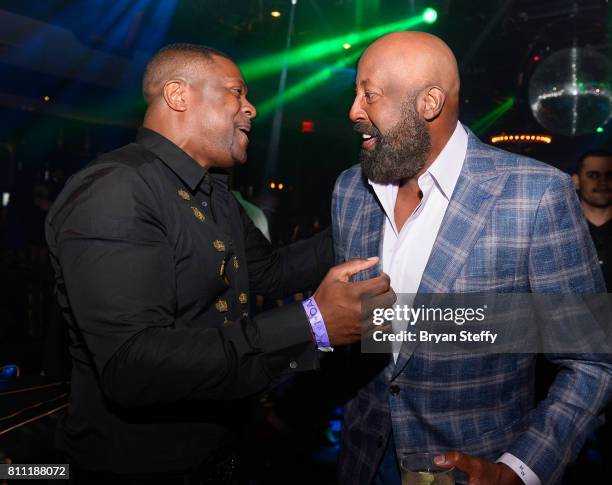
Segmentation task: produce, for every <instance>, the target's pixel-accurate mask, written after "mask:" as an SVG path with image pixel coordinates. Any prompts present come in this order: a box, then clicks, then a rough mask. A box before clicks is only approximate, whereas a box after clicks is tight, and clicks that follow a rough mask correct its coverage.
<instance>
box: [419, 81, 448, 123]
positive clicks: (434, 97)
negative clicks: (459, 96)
mask: <svg viewBox="0 0 612 485" xmlns="http://www.w3.org/2000/svg"><path fill="white" fill-rule="evenodd" d="M423 96H424V98H423V101H424V103H423V104H424V107H423V118H425V120H426V121H433V120H435V119H436V118H437V117H438V116H440V113H441V112H442V108H443V107H444V102H445V101H446V93H445V92H444V90H443V89H442V88H441V87H439V86H431V87H429V88H427V90H426V91H425V92H424V93H423Z"/></svg>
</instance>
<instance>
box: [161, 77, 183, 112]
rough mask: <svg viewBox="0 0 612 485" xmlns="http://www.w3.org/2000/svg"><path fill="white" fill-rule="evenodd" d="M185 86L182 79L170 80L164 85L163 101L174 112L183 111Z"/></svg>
mask: <svg viewBox="0 0 612 485" xmlns="http://www.w3.org/2000/svg"><path fill="white" fill-rule="evenodd" d="M186 91H187V85H186V84H185V81H183V80H182V79H172V80H170V81H167V82H166V83H165V84H164V91H163V93H164V101H166V104H167V105H168V106H169V107H170V109H173V110H174V111H185V110H186V109H187V102H186V100H185V98H186V96H185V94H186Z"/></svg>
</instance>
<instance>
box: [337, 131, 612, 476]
mask: <svg viewBox="0 0 612 485" xmlns="http://www.w3.org/2000/svg"><path fill="white" fill-rule="evenodd" d="M468 136H469V141H468V151H467V155H466V159H465V161H464V163H463V168H462V170H461V174H460V176H459V179H458V181H457V185H456V187H455V190H454V192H453V195H452V197H451V200H450V203H449V206H448V209H447V211H446V214H445V216H444V219H443V221H442V225H441V228H440V232H439V233H438V236H437V239H436V241H435V244H434V246H433V249H432V252H431V255H430V258H429V260H428V263H427V266H426V268H425V272H424V274H423V278H422V280H421V284H420V287H419V292H420V293H464V292H483V291H486V292H493V293H508V292H516V293H527V292H539V293H600V292H605V286H604V283H603V278H602V276H601V271H600V269H599V265H598V260H597V257H596V254H595V251H594V247H593V244H592V242H591V239H590V236H589V233H588V229H587V226H586V223H585V220H584V217H583V214H582V211H581V208H580V205H579V202H578V200H577V197H576V194H575V190H574V187H573V185H572V182H571V179H570V178H569V177H568V176H567V175H565V174H563V173H562V172H560V171H559V170H557V169H555V168H553V167H550V166H548V165H545V164H543V163H540V162H537V161H535V160H532V159H529V158H526V157H522V156H519V155H516V154H512V153H508V152H505V151H502V150H498V149H496V148H493V147H491V146H489V145H486V144H484V143H482V142H480V141H479V140H478V139H477V138H476V137H475V136H474V134H473V133H471V132H469V131H468ZM458 162H459V161H458ZM384 222H385V215H384V212H383V209H382V207H381V205H380V204H379V202H378V200H377V198H376V195H375V194H374V192H373V191H372V189H371V187H370V186H369V184H368V182H367V180H365V178H364V177H363V175H362V173H361V169H360V167H359V166H354V167H352V168H350V169H348V170H346V171H345V172H343V173H342V174H341V175H340V177H339V178H338V180H337V183H336V186H335V189H334V195H333V202H332V224H333V230H334V244H335V248H336V258H337V262H342V261H345V260H348V259H351V258H364V257H369V256H374V255H379V254H381V243H382V234H383V227H384ZM379 272H380V267H379V268H373V269H372V270H369V271H366V272H364V273H362V274H360V275H357V278H358V279H365V278H370V277H373V276H375V275H376V274H378V273H379ZM358 357H359V362H358V363H356V364H353V365H351V367H350V369H351V374H353V375H352V376H350V377H352V378H354V380H355V381H359V380H360V378H361V381H362V382H360V384H359V387H358V390H356V391H355V393H354V394H353V395H352V398H351V400H350V401H349V403H348V404H347V406H346V409H345V416H344V422H343V431H342V438H341V452H340V461H339V467H338V468H339V478H340V482H341V483H342V484H369V483H371V482H372V480H373V478H374V476H375V473H376V470H377V467H378V464H379V462H380V460H381V458H382V454H383V451H384V447H385V444H386V442H387V439H388V438H389V436H390V433H391V430H392V432H393V438H394V441H395V446H396V449H397V453H398V456H401V455H402V454H404V453H410V452H416V451H432V452H437V451H441V452H444V451H450V450H460V451H463V452H465V453H469V454H473V455H477V456H480V457H482V458H485V459H488V460H492V461H495V460H496V459H497V458H499V456H500V455H501V454H503V453H504V452H509V453H512V454H513V455H515V456H516V457H517V458H519V459H520V460H522V461H523V462H524V463H526V464H527V465H528V466H529V467H530V468H531V469H532V470H533V471H534V472H535V473H536V474H537V475H538V477H539V478H540V479H541V481H542V483H545V484H548V483H557V482H558V481H559V480H560V479H561V478H562V474H563V469H564V467H565V465H566V464H567V463H568V462H569V461H571V460H572V459H573V458H575V456H576V454H577V453H578V452H579V450H580V448H581V447H582V444H583V443H584V440H585V438H586V435H587V434H588V433H589V432H590V430H592V429H594V428H595V427H596V426H598V425H599V424H601V422H600V418H598V415H600V413H601V412H602V409H603V408H604V407H605V405H606V403H607V402H609V401H610V399H611V397H612V382H611V376H612V364H611V361H610V360H609V359H608V358H609V357H610V356H609V355H608V356H603V357H602V356H601V355H599V356H593V355H588V356H587V355H579V356H577V355H572V356H563V355H549V356H548V358H549V359H550V360H552V361H554V363H555V364H558V365H559V366H560V370H559V372H558V373H557V375H556V378H555V380H554V383H553V384H552V386H551V388H550V390H549V393H548V397H547V398H546V399H545V400H544V401H542V402H540V403H539V405H537V406H535V403H534V389H533V387H534V386H533V384H534V365H535V356H533V355H528V354H521V355H516V354H514V355H508V354H504V355H501V354H500V355H472V356H442V357H440V356H439V354H438V355H436V356H433V355H431V354H423V353H419V350H418V347H417V348H416V349H414V348H412V349H411V348H408V345H407V344H405V345H404V347H403V348H402V351H401V353H400V356H399V358H398V361H397V364H394V363H393V359H391V358H389V356H384V363H382V364H381V363H380V362H375V361H376V358H375V356H371V355H370V356H367V355H359V356H358ZM378 357H379V359H380V356H378ZM391 386H394V387H393V389H394V391H397V389H398V388H399V392H393V393H391V392H389V390H390V388H391ZM396 386H397V387H396Z"/></svg>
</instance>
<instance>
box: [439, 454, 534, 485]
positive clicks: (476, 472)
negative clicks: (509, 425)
mask: <svg viewBox="0 0 612 485" xmlns="http://www.w3.org/2000/svg"><path fill="white" fill-rule="evenodd" d="M434 463H435V464H436V465H438V466H440V467H445V468H450V467H452V466H454V467H455V468H457V469H458V470H461V471H462V472H464V473H466V474H467V475H468V476H469V482H468V485H523V481H522V480H521V479H520V478H519V476H518V475H517V474H516V473H514V472H513V471H512V469H511V468H510V467H509V466H508V465H505V464H503V463H492V462H490V461H487V460H483V459H482V458H478V457H477V456H471V455H466V454H464V453H461V452H459V451H451V452H450V453H446V454H445V455H440V456H436V457H435V458H434Z"/></svg>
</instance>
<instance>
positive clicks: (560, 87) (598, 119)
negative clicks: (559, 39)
mask: <svg viewBox="0 0 612 485" xmlns="http://www.w3.org/2000/svg"><path fill="white" fill-rule="evenodd" d="M611 81H612V64H611V63H610V61H609V59H608V58H607V57H606V56H604V55H602V54H600V53H599V52H596V51H594V50H592V49H587V48H579V47H572V48H570V49H563V50H560V51H558V52H555V53H554V54H552V55H551V56H550V57H549V58H548V59H546V60H544V61H543V62H542V63H541V64H540V65H539V66H538V68H537V69H536V71H535V72H534V74H533V76H531V80H530V81H529V105H530V106H531V111H532V113H533V116H535V119H536V120H538V123H540V125H542V126H543V127H544V128H546V129H547V130H548V131H550V132H552V133H556V134H558V135H569V136H574V135H582V134H586V133H594V132H595V130H596V129H597V127H599V126H603V125H605V124H606V123H607V122H608V120H609V119H610V118H611V117H612V86H611Z"/></svg>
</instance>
